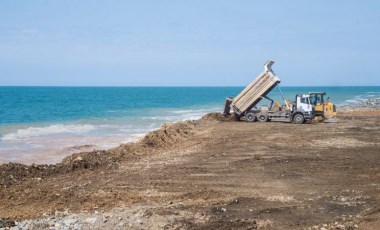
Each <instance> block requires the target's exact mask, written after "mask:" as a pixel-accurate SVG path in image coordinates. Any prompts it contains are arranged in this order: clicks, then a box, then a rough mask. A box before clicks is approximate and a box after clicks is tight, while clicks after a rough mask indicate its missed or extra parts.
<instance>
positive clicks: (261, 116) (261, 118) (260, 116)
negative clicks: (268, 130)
mask: <svg viewBox="0 0 380 230" xmlns="http://www.w3.org/2000/svg"><path fill="white" fill-rule="evenodd" d="M257 119H258V120H259V121H260V122H267V121H268V117H267V115H264V114H261V115H259V117H258V118H257Z"/></svg>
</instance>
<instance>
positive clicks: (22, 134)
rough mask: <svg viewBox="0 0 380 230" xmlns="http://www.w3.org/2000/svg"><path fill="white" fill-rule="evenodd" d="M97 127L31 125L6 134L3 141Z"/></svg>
mask: <svg viewBox="0 0 380 230" xmlns="http://www.w3.org/2000/svg"><path fill="white" fill-rule="evenodd" d="M95 129H96V127H95V126H93V125H88V124H81V125H73V124H70V125H64V124H56V125H50V126H47V127H29V128H25V129H19V130H17V131H16V132H14V133H8V134H5V135H4V136H3V137H2V138H1V140H2V141H19V140H28V139H30V138H33V137H39V136H48V135H53V134H64V133H86V132H90V131H92V130H95Z"/></svg>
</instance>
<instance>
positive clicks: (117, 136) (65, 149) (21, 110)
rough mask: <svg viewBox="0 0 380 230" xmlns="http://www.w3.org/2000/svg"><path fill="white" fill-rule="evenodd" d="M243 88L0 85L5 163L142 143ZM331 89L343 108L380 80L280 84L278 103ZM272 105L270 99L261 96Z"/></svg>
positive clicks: (0, 155)
mask: <svg viewBox="0 0 380 230" xmlns="http://www.w3.org/2000/svg"><path fill="white" fill-rule="evenodd" d="M242 89H243V87H0V163H7V162H19V163H25V164H32V163H44V164H52V163H57V162H59V161H61V160H62V159H63V158H64V157H66V156H67V155H70V154H72V153H74V152H78V151H91V150H93V149H110V148H113V147H116V146H118V145H120V144H123V143H129V142H133V141H137V140H138V139H139V138H141V137H143V136H144V135H145V134H146V133H147V132H149V131H152V130H154V129H157V128H159V127H160V126H161V125H162V124H164V123H173V122H176V121H184V120H195V119H199V118H200V117H202V116H203V115H205V114H207V113H210V112H222V111H223V109H224V103H225V99H226V97H227V96H230V97H234V96H236V95H237V94H238V93H239V92H240V91H241V90H242ZM316 91H323V92H326V93H327V95H328V96H329V100H330V101H332V102H333V103H335V104H337V105H338V106H342V105H359V104H362V103H363V101H365V100H368V99H375V98H380V86H368V87H331V86H313V87H289V86H288V87H286V86H283V87H281V88H279V87H276V88H275V89H273V90H272V92H271V93H270V94H269V97H271V98H273V99H274V100H275V101H279V102H282V101H283V99H282V96H281V93H280V92H282V95H283V96H284V98H285V99H290V100H292V101H293V100H294V97H295V95H296V94H302V93H306V92H316ZM261 103H262V104H265V103H267V104H269V102H268V101H265V100H264V101H263V102H261Z"/></svg>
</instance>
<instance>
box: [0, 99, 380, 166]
mask: <svg viewBox="0 0 380 230" xmlns="http://www.w3.org/2000/svg"><path fill="white" fill-rule="evenodd" d="M337 112H338V118H339V116H372V115H374V114H377V113H380V98H376V99H374V100H367V101H364V102H363V103H362V104H354V105H340V106H337ZM208 114H209V113H206V114H204V115H202V116H201V117H200V118H198V119H195V120H182V121H181V120H179V121H173V122H165V123H163V124H161V126H159V127H158V128H157V129H153V130H151V131H148V132H146V133H144V134H139V135H138V136H136V135H134V136H135V137H133V138H132V137H128V138H129V139H130V140H129V141H127V142H123V143H119V144H115V143H113V144H112V145H113V147H109V148H104V147H101V146H97V145H96V143H84V144H79V145H73V146H68V147H62V148H59V149H55V150H53V152H57V153H59V154H62V153H63V152H66V151H69V152H70V153H68V154H64V155H63V156H62V157H61V160H55V162H52V163H44V162H29V163H26V162H19V161H8V162H5V161H0V166H1V165H4V164H9V163H16V164H24V165H27V166H30V165H40V164H41V165H57V164H60V163H62V162H63V161H64V159H65V158H67V157H70V156H72V155H74V154H81V153H87V152H96V151H103V152H104V151H110V150H113V149H116V148H118V147H120V146H122V145H125V144H131V143H136V142H140V141H141V140H142V139H144V137H145V136H147V135H148V134H149V133H150V132H154V131H157V130H159V129H160V128H161V127H162V126H164V125H168V124H176V123H178V122H187V121H199V120H201V119H202V118H203V117H205V116H207V115H208ZM212 114H213V112H212ZM125 138H127V137H125ZM103 144H105V143H103ZM51 152H52V151H51V150H50V151H47V152H46V153H51ZM35 157H38V156H35Z"/></svg>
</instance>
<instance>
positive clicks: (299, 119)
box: [293, 114, 305, 124]
mask: <svg viewBox="0 0 380 230" xmlns="http://www.w3.org/2000/svg"><path fill="white" fill-rule="evenodd" d="M304 121H305V118H304V117H303V115H302V114H296V115H294V117H293V122H294V123H296V124H302V123H304Z"/></svg>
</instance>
